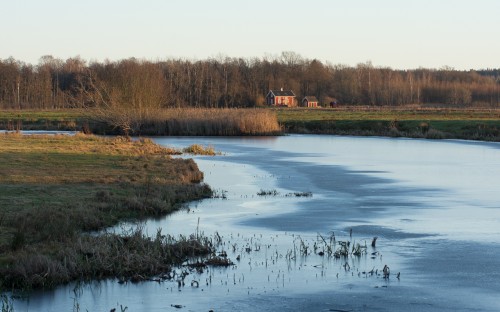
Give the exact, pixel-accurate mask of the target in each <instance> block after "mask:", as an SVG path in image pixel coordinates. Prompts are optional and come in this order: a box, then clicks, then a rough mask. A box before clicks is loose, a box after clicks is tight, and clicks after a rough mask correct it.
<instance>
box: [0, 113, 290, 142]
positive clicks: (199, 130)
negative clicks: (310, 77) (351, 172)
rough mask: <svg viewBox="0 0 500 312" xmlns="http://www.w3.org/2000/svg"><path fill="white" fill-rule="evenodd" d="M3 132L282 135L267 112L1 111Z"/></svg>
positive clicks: (272, 115) (276, 123)
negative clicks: (60, 131)
mask: <svg viewBox="0 0 500 312" xmlns="http://www.w3.org/2000/svg"><path fill="white" fill-rule="evenodd" d="M0 129H4V130H70V131H71V130H73V131H74V130H77V131H84V132H92V133H94V134H124V133H125V132H127V133H128V134H130V135H175V136H181V135H191V136H195V135H199V136H242V135H276V134H281V128H280V126H279V124H278V120H277V118H276V114H275V113H274V112H271V111H269V110H265V109H205V108H197V109H193V108H188V109H153V110H141V111H137V110H133V109H132V110H129V111H126V112H125V111H115V110H112V109H110V110H67V111H2V112H0Z"/></svg>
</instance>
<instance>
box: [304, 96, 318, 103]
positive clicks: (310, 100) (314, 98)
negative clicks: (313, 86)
mask: <svg viewBox="0 0 500 312" xmlns="http://www.w3.org/2000/svg"><path fill="white" fill-rule="evenodd" d="M304 100H307V102H318V99H317V98H316V97H315V96H310V95H308V96H305V97H304V99H303V100H302V101H304Z"/></svg>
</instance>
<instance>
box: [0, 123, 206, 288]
mask: <svg viewBox="0 0 500 312" xmlns="http://www.w3.org/2000/svg"><path fill="white" fill-rule="evenodd" d="M198 149H199V147H198ZM202 150H203V149H202ZM178 153H179V151H178V150H174V149H167V148H164V147H161V146H158V145H156V144H154V143H153V142H152V141H151V140H148V139H143V140H138V141H132V140H130V139H127V138H123V137H116V138H111V139H110V138H100V137H95V136H85V135H76V136H73V137H70V136H62V135H60V136H39V135H37V136H23V135H19V134H15V133H13V134H0V289H10V288H38V287H52V286H54V285H57V284H61V283H65V282H69V281H72V280H77V279H83V280H86V279H96V278H97V279H99V278H104V277H110V276H112V277H119V278H124V279H127V278H134V277H135V278H137V276H142V277H143V276H150V275H151V274H158V273H159V272H165V271H166V270H167V269H168V267H169V266H170V265H171V264H173V263H176V262H178V261H180V259H182V258H184V257H185V256H187V255H188V254H189V255H190V254H203V253H208V252H210V248H209V247H208V242H206V241H205V242H204V241H203V240H193V239H188V238H186V239H184V240H180V241H179V240H175V239H173V238H172V237H168V236H165V235H159V236H158V237H157V238H155V239H149V238H146V237H144V235H142V234H141V233H132V234H131V235H130V236H128V237H120V236H117V235H112V234H109V235H102V236H89V235H85V234H84V233H86V232H88V231H96V230H101V229H103V228H106V227H109V226H112V225H115V224H117V223H118V222H120V221H124V220H136V219H140V218H146V217H152V216H161V215H165V214H167V213H169V212H172V211H174V210H176V209H178V208H179V207H180V206H181V205H182V204H183V203H185V202H187V201H191V200H196V199H200V198H205V197H208V196H211V190H210V189H209V188H208V187H207V186H206V185H203V184H200V183H199V182H200V181H202V180H203V173H202V172H200V171H199V169H198V167H197V165H196V163H194V161H193V160H191V159H177V158H172V157H171V156H170V155H172V154H178ZM193 231H194V229H193ZM131 257H132V258H133V259H135V260H134V262H130V259H132V258H131ZM127 259H128V260H127Z"/></svg>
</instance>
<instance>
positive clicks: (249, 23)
mask: <svg viewBox="0 0 500 312" xmlns="http://www.w3.org/2000/svg"><path fill="white" fill-rule="evenodd" d="M0 4H1V11H0V59H6V58H8V57H11V56H12V57H14V58H15V59H17V60H20V61H24V62H27V63H31V64H38V62H39V59H40V57H41V56H43V55H52V56H54V57H56V58H61V59H67V58H70V57H76V56H80V57H81V58H82V59H84V60H88V61H100V62H101V61H104V60H106V59H109V60H111V61H115V60H120V59H126V58H130V57H135V58H139V59H147V60H152V61H156V60H165V59H169V58H185V59H206V58H211V57H220V56H228V57H244V58H250V57H259V58H262V57H275V56H278V55H280V54H281V52H283V51H292V52H295V53H298V54H300V55H301V56H302V57H304V58H307V59H318V60H320V61H322V62H328V63H331V64H344V65H352V66H355V65H356V64H358V63H366V62H371V63H372V64H373V65H374V66H381V67H391V68H394V69H414V68H419V67H424V68H442V67H443V66H449V67H452V68H455V69H460V70H468V69H483V68H500V40H499V39H498V37H499V35H500V17H499V13H500V0H378V1H376V0H307V1H303V0H302V1H297V0H286V1H285V0H251V1H250V0H245V1H243V0H140V1H139V0H137V1H136V0H84V1H82V0H44V1H41V0H15V1H12V0H0Z"/></svg>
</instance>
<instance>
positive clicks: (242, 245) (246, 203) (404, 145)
mask: <svg viewBox="0 0 500 312" xmlns="http://www.w3.org/2000/svg"><path fill="white" fill-rule="evenodd" d="M154 140H155V141H156V142H157V143H159V144H162V145H167V146H172V147H185V146H188V145H191V144H194V143H197V144H202V145H212V146H214V147H215V149H216V150H217V151H220V152H222V153H224V155H222V156H216V157H208V156H197V157H195V159H196V162H197V163H198V165H199V167H200V169H201V170H202V171H203V172H204V173H205V182H206V183H208V184H209V185H210V186H211V187H212V188H213V189H214V190H216V191H217V194H219V195H220V196H218V197H219V198H213V199H208V200H204V201H201V202H196V203H192V204H191V205H190V206H189V209H184V210H181V211H179V212H177V213H175V214H173V215H171V216H168V217H166V218H162V219H159V220H150V221H147V222H146V223H144V224H140V225H134V224H123V225H121V226H120V227H117V228H116V229H115V230H116V231H122V230H127V229H129V228H131V227H132V228H133V227H134V226H141V227H144V229H145V231H147V233H149V234H150V235H156V233H157V231H158V229H159V228H161V229H162V233H164V234H175V235H180V234H182V235H190V234H192V233H196V232H198V233H200V232H202V233H204V234H205V235H208V236H217V237H220V238H221V241H222V242H223V244H222V245H221V246H220V247H219V251H225V252H227V254H228V258H229V259H231V260H232V261H233V262H234V263H235V265H234V266H231V267H228V268H213V269H212V268H210V269H207V270H204V272H202V273H201V272H194V271H190V272H189V273H190V274H189V275H188V276H187V277H186V279H185V282H186V283H185V285H184V286H181V287H179V286H178V284H177V282H175V281H172V282H164V283H156V282H146V283H140V284H119V283H118V282H117V281H115V280H110V281H105V282H100V283H97V282H96V283H92V284H86V285H74V284H73V285H68V286H65V287H60V288H58V289H56V290H54V291H43V292H42V291H40V292H36V293H34V294H32V295H31V296H30V298H29V299H28V300H16V301H15V310H16V311H71V310H73V311H75V310H80V311H86V310H88V311H109V310H111V309H112V308H116V309H117V311H120V308H121V307H123V308H125V307H127V308H128V309H127V311H174V310H180V311H209V310H214V311H255V310H261V311H276V310H287V311H305V310H310V311H365V310H366V311H400V310H405V311H471V310H475V311H499V310H500V299H498V298H499V294H500V269H499V268H500V257H499V255H500V181H499V180H498V177H499V176H500V144H498V143H485V142H469V141H458V140H452V141H444V140H443V141H431V140H416V139H399V138H398V139H395V138H378V137H369V138H367V137H342V136H328V135H324V136H317V135H290V136H282V137H258V138H253V137H243V138H241V137H240V138H219V137H193V138H185V137H179V138H172V137H160V138H154ZM261 191H265V192H270V193H272V194H271V195H266V196H259V195H257V194H258V193H259V192H261ZM309 193H310V194H312V196H297V195H306V194H309ZM374 237H377V238H378V239H377V241H376V247H372V246H371V241H372V239H373V238H374ZM340 242H349V244H350V245H349V246H350V247H349V251H351V248H352V247H353V246H357V244H359V246H361V248H362V250H365V249H364V247H365V246H366V253H364V254H362V255H360V256H354V255H351V256H349V257H348V258H340V259H336V258H335V257H329V256H328V255H327V250H326V249H327V248H328V246H330V247H332V246H333V249H334V250H337V249H338V248H340ZM322 253H323V255H321V254H322ZM238 259H239V260H238ZM386 265H387V266H388V267H389V268H390V272H391V274H390V276H389V278H383V276H382V275H383V274H382V270H383V268H384V266H386ZM176 271H177V272H178V273H181V272H182V271H187V269H186V268H184V267H179V268H177V269H176ZM398 273H400V277H399V278H397V274H398ZM179 308H180V309H179Z"/></svg>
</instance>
